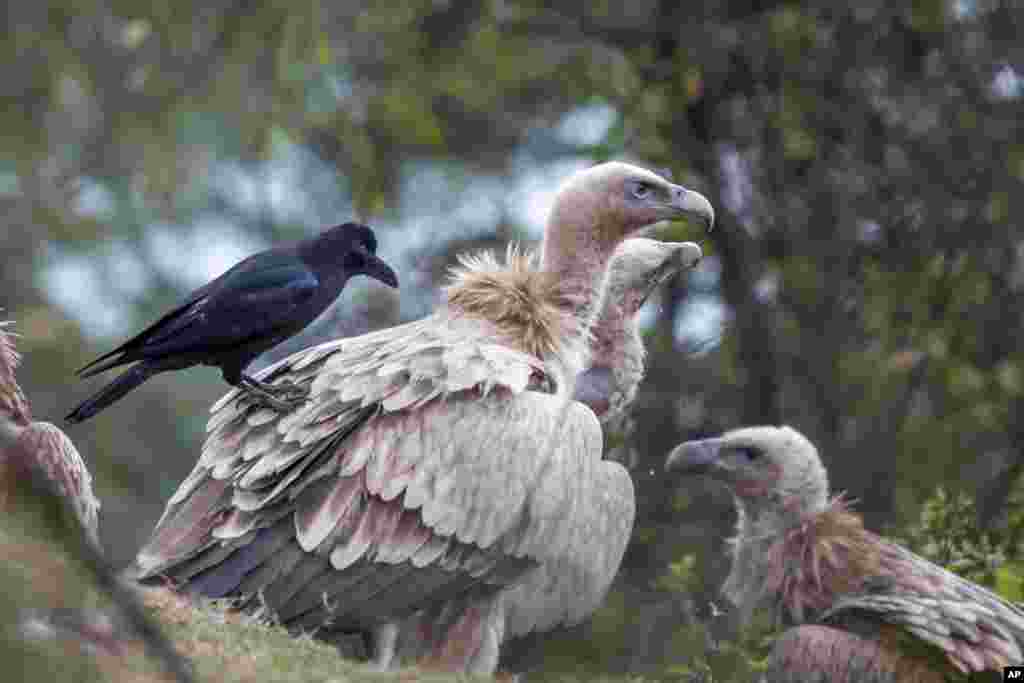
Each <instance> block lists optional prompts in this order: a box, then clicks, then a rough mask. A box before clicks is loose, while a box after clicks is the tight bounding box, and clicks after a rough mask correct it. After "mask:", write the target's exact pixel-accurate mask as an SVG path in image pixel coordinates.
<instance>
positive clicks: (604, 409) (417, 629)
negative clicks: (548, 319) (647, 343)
mask: <svg viewBox="0 0 1024 683" xmlns="http://www.w3.org/2000/svg"><path fill="white" fill-rule="evenodd" d="M701 256H702V252H701V249H700V247H699V246H697V245H696V244H694V243H692V242H682V243H666V242H657V241H655V240H650V239H644V238H633V239H628V240H626V241H625V242H623V243H622V245H621V246H620V247H619V248H618V250H616V252H615V256H614V257H613V260H612V264H611V269H610V275H609V278H608V288H607V294H606V296H605V298H604V303H603V305H602V307H601V312H600V314H599V315H598V317H597V320H596V322H595V323H594V325H593V327H592V328H591V335H590V362H589V367H588V368H587V369H586V370H585V371H584V372H582V373H580V374H579V375H578V376H577V382H576V390H575V393H574V394H573V398H574V399H575V400H577V401H580V402H582V403H585V404H586V405H587V406H588V407H590V409H591V410H593V411H594V413H595V415H596V416H597V417H598V419H599V420H600V421H601V423H602V425H604V424H605V423H606V422H608V421H610V420H613V419H615V418H616V417H618V416H619V415H620V414H622V413H623V412H625V410H626V408H627V407H628V406H629V404H630V403H631V402H632V400H633V397H634V396H635V395H636V391H637V387H638V386H639V385H640V382H641V381H642V380H643V375H644V345H643V340H642V338H641V336H640V330H639V324H638V320H637V313H638V312H639V310H640V307H641V306H642V305H643V304H644V302H645V301H646V299H647V297H648V296H650V294H651V292H653V291H654V289H655V288H657V287H658V285H659V284H661V283H662V282H664V281H665V280H667V279H668V278H671V277H672V276H673V275H675V274H676V273H678V272H679V271H681V270H683V269H685V268H692V267H693V266H694V265H695V264H696V263H697V262H698V261H699V260H700V258H701ZM606 466H607V467H608V468H609V471H611V472H614V473H615V476H614V477H609V483H608V485H607V486H605V487H604V489H603V494H604V496H605V501H606V504H604V505H602V506H601V508H600V510H599V513H600V514H601V515H604V517H605V520H603V521H602V522H601V523H600V524H599V526H600V528H602V529H604V530H605V531H606V535H605V536H604V538H602V539H601V542H602V543H603V544H604V545H605V549H604V552H605V555H604V556H605V557H606V558H607V559H608V561H607V562H606V563H605V564H604V565H603V566H588V567H586V570H585V572H582V573H581V570H580V567H579V565H581V564H582V563H585V562H587V561H589V560H591V553H590V551H589V550H588V549H587V547H586V546H585V545H581V544H590V543H593V542H594V539H593V538H592V537H591V536H588V535H585V534H577V535H575V536H574V540H575V541H576V543H568V544H566V545H565V546H564V547H562V548H559V549H558V552H557V554H554V553H553V554H552V555H551V556H550V557H549V558H548V559H547V560H545V561H544V562H541V563H539V565H538V566H537V567H534V568H532V569H530V570H528V571H527V572H526V573H524V574H523V575H522V576H521V577H519V578H518V579H516V581H514V582H512V583H510V584H509V586H508V587H507V588H504V589H503V590H502V591H500V592H499V593H497V594H496V595H495V596H494V598H493V599H494V600H496V601H499V602H501V603H502V604H501V608H500V609H497V610H493V611H492V614H504V615H508V614H517V615H521V616H520V618H518V619H516V620H510V621H509V624H510V625H511V626H510V627H508V628H503V629H502V632H503V633H504V635H505V637H506V638H511V637H516V636H522V635H525V634H526V633H527V632H528V631H531V630H535V631H546V630H549V629H551V628H552V627H554V626H556V625H572V624H573V623H575V622H577V621H579V620H580V619H582V618H584V617H586V616H588V615H589V614H590V613H591V612H592V611H593V610H594V609H595V608H596V607H597V606H598V605H599V604H600V602H601V601H602V600H603V599H604V596H605V594H606V592H607V590H608V588H609V587H610V585H611V582H612V580H613V579H614V577H615V574H616V573H617V571H618V568H619V563H620V562H621V559H622V554H623V552H624V551H625V549H626V545H627V544H628V542H629V537H630V532H631V531H632V528H633V518H634V513H635V501H634V494H633V485H632V481H631V480H630V478H629V477H628V476H625V475H624V471H623V470H621V468H618V467H616V466H614V465H606ZM588 580H589V581H590V585H589V591H587V592H586V593H581V592H580V591H581V588H583V587H584V586H585V585H586V584H585V583H583V582H586V581H588ZM570 601H571V603H572V609H571V611H566V608H562V607H558V606H560V605H563V604H568V602H570ZM479 608H480V603H479V601H478V600H475V599H469V600H464V599H461V598H456V599H454V600H452V601H450V602H447V603H442V604H438V605H435V606H434V607H433V608H432V609H430V610H424V611H422V612H419V613H417V614H416V615H414V616H413V617H410V618H409V619H407V620H405V621H403V622H402V623H401V624H400V625H399V626H398V629H397V632H396V634H395V640H396V643H397V652H398V655H399V658H400V660H401V661H403V662H430V663H431V664H433V665H434V666H437V667H439V668H443V669H452V668H458V660H459V657H458V650H459V646H460V641H459V636H460V634H459V630H458V629H444V628H440V629H439V628H437V624H439V623H440V624H447V623H450V622H452V621H455V620H458V619H459V618H461V617H463V616H464V614H465V613H466V612H467V611H468V610H476V609H479Z"/></svg>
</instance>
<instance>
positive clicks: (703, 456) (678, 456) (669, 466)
mask: <svg viewBox="0 0 1024 683" xmlns="http://www.w3.org/2000/svg"><path fill="white" fill-rule="evenodd" d="M721 446H722V441H721V439H701V440H699V441H685V442H683V443H681V444H679V445H678V446H676V447H675V448H673V449H672V452H671V453H669V454H668V458H666V459H665V470H666V471H669V472H682V473H685V474H709V473H711V472H713V471H714V470H715V469H717V468H716V465H717V464H718V454H719V451H720V450H721Z"/></svg>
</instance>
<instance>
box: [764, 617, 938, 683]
mask: <svg viewBox="0 0 1024 683" xmlns="http://www.w3.org/2000/svg"><path fill="white" fill-rule="evenodd" d="M912 645H913V644H912V643H908V642H907V639H906V637H905V633H904V632H901V630H900V629H898V628H897V627H893V626H885V625H882V626H881V627H879V626H878V624H875V628H874V629H873V632H872V633H869V634H864V635H861V634H858V633H852V632H850V631H847V630H845V629H841V628H832V627H830V626H823V625H820V624H805V625H803V626H796V627H794V628H791V629H789V630H787V631H786V632H785V633H783V634H782V635H781V636H779V638H778V639H777V640H776V641H775V644H774V646H773V647H772V652H771V656H770V657H769V659H768V671H767V676H766V678H765V680H767V681H771V683H865V682H866V681H871V682H873V683H906V682H908V681H914V682H919V683H945V681H947V680H948V679H947V677H946V674H945V671H946V666H945V663H944V662H943V661H942V660H941V656H940V657H939V659H938V661H936V659H935V656H934V653H929V652H927V651H922V650H921V649H920V648H918V649H916V650H915V649H914V648H913V647H912Z"/></svg>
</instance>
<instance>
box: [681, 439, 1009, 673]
mask: <svg viewBox="0 0 1024 683" xmlns="http://www.w3.org/2000/svg"><path fill="white" fill-rule="evenodd" d="M667 466H668V467H669V469H679V470H683V471H688V472H692V473H706V474H709V475H711V476H713V477H715V478H717V479H719V480H721V481H723V482H725V483H726V484H727V485H728V486H729V487H730V488H731V489H732V491H733V493H734V494H735V496H736V501H737V507H738V509H739V513H740V514H739V524H738V531H737V535H736V537H735V539H734V540H733V552H734V555H733V567H732V571H731V572H730V574H729V578H728V579H727V580H726V583H725V586H724V589H723V590H724V592H725V593H726V595H727V596H728V597H729V598H730V600H731V601H732V602H733V603H734V604H736V605H737V607H739V608H740V610H741V613H742V614H743V615H745V616H749V614H750V612H752V611H753V610H754V609H755V608H757V607H768V608H771V609H773V610H774V612H775V614H776V616H777V618H778V620H779V621H780V623H782V624H784V625H786V626H789V627H791V628H789V630H787V631H786V632H785V633H784V634H783V635H782V636H780V637H779V639H778V640H777V641H776V643H775V646H774V648H773V651H772V656H771V661H770V666H769V680H771V681H773V682H781V683H798V682H801V683H804V682H807V681H826V680H827V681H830V682H833V681H834V682H835V683H844V682H850V683H852V682H853V681H869V682H870V681H879V682H880V681H887V682H888V681H912V682H913V681H921V682H925V681H928V682H930V681H936V682H937V681H947V680H966V677H967V676H969V675H972V674H980V673H982V672H996V671H1000V670H1001V669H1002V667H1004V666H1007V665H1009V664H1020V663H1021V662H1022V661H1024V611H1022V610H1021V609H1019V608H1018V607H1016V606H1014V605H1012V604H1011V603H1009V602H1007V601H1006V600H1003V599H1002V598H1000V597H999V596H998V595H996V594H994V593H992V592H991V591H989V590H987V589H985V588H983V587H982V586H979V585H977V584H974V583H971V582H970V581H967V580H965V579H962V578H960V577H959V576H957V575H955V574H953V573H951V572H948V571H946V570H945V569H943V568H941V567H939V566H937V565H935V564H932V563H931V562H928V561H927V560H925V559H924V558H922V557H919V556H918V555H915V554H914V553H912V552H910V551H909V550H907V549H906V548H903V547H901V546H899V545H896V544H894V543H891V542H889V541H887V540H885V539H883V538H881V537H879V536H877V535H876V534H874V533H872V532H871V531H868V530H867V529H865V528H864V526H863V523H862V521H861V518H860V516H859V515H856V514H854V513H853V512H851V511H850V510H849V509H848V507H847V506H846V504H845V503H844V502H843V501H842V499H841V498H838V497H835V498H829V497H828V478H827V476H826V474H825V469H824V467H823V465H822V463H821V460H820V458H819V457H818V452H817V450H816V449H815V448H814V446H813V445H812V444H811V443H810V442H809V441H808V440H807V439H806V438H805V437H804V436H803V435H802V434H800V433H799V432H797V431H796V430H794V429H791V428H790V427H749V428H745V429H738V430H735V431H731V432H727V433H726V434H724V435H722V436H721V437H719V438H716V439H705V440H701V441H690V442H687V443H684V444H681V445H680V446H678V447H676V449H675V450H673V452H672V453H671V454H670V455H669V458H668V464H667Z"/></svg>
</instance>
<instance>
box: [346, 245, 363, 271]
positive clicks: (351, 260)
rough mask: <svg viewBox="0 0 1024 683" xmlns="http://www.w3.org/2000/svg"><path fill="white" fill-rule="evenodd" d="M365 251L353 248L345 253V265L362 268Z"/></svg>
mask: <svg viewBox="0 0 1024 683" xmlns="http://www.w3.org/2000/svg"><path fill="white" fill-rule="evenodd" d="M365 253H366V252H365V251H363V250H362V249H354V250H352V251H350V252H348V253H347V254H346V255H345V266H346V267H347V268H362V267H363V266H364V265H366V257H365Z"/></svg>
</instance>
